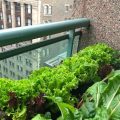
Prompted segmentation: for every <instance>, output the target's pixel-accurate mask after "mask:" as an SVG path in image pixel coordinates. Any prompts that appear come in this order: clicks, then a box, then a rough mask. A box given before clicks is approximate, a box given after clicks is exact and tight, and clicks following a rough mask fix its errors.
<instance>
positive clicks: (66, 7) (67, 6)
mask: <svg viewBox="0 0 120 120" xmlns="http://www.w3.org/2000/svg"><path fill="white" fill-rule="evenodd" d="M69 10H70V5H69V4H65V12H68V11H69Z"/></svg>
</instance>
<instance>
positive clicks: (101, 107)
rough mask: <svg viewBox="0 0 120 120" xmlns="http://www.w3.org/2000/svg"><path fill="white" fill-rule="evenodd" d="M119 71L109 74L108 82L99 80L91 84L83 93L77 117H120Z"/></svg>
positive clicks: (108, 119)
mask: <svg viewBox="0 0 120 120" xmlns="http://www.w3.org/2000/svg"><path fill="white" fill-rule="evenodd" d="M119 91H120V71H116V72H113V73H112V74H111V75H110V78H109V81H108V84H107V83H105V82H103V81H101V82H97V83H95V84H94V85H93V86H91V87H90V88H89V89H88V90H87V91H86V92H85V94H84V97H83V105H82V107H81V108H80V110H79V117H78V118H82V119H85V120H100V118H101V117H102V116H103V119H104V120H119V119H120V109H119V108H120V92H119Z"/></svg>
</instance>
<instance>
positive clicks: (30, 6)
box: [27, 5, 32, 14]
mask: <svg viewBox="0 0 120 120" xmlns="http://www.w3.org/2000/svg"><path fill="white" fill-rule="evenodd" d="M27 12H28V14H31V13H32V5H27Z"/></svg>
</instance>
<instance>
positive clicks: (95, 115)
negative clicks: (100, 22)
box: [0, 44, 120, 120]
mask: <svg viewBox="0 0 120 120" xmlns="http://www.w3.org/2000/svg"><path fill="white" fill-rule="evenodd" d="M115 56H117V57H115ZM114 57H115V58H116V59H114ZM115 60H116V61H115ZM114 61H115V62H114ZM117 64H119V54H118V53H117V54H116V53H115V51H114V50H113V49H112V48H110V47H108V46H107V45H105V44H97V45H93V46H89V47H87V48H85V49H83V50H81V51H80V52H79V53H78V54H75V55H73V57H71V58H67V59H66V60H64V61H63V63H62V64H61V65H59V66H57V67H54V68H48V67H44V68H41V69H40V70H36V71H34V72H33V73H32V74H31V75H30V76H29V78H28V79H23V80H19V81H14V80H9V79H3V78H1V79H0V119H7V117H8V118H9V119H13V120H21V119H22V120H25V119H31V118H33V116H35V117H34V118H33V120H39V119H40V120H42V119H43V120H50V119H51V117H46V112H50V111H48V110H49V109H51V108H52V107H54V105H56V106H57V108H59V111H60V113H61V116H60V117H59V118H58V120H80V119H81V120H100V117H101V116H102V118H103V120H108V119H113V120H116V119H120V116H119V114H120V111H119V109H118V108H119V107H120V102H119V98H120V90H119V87H120V86H119V85H120V83H119V79H120V72H119V71H116V72H114V73H113V74H111V75H110V76H109V77H107V78H109V81H108V83H106V82H104V81H101V82H97V81H100V80H101V79H100V77H99V76H101V75H100V74H101V73H102V75H103V72H104V73H105V75H104V76H103V78H104V77H106V75H108V74H109V73H110V72H111V71H112V69H113V68H114V67H115V66H117ZM106 66H107V67H106ZM117 69H118V68H117ZM101 78H102V77H101ZM91 81H92V84H93V81H94V82H97V83H95V84H94V85H93V86H92V87H90V88H89V89H88V90H87V91H86V92H85V94H84V96H83V101H82V102H81V105H82V106H81V107H80V109H79V110H77V109H75V108H74V107H73V106H71V105H74V103H77V102H78V98H77V97H76V96H75V93H74V94H72V92H71V91H73V90H76V89H78V87H79V89H80V90H83V88H82V85H84V84H85V85H86V84H88V83H90V82H91ZM92 84H89V85H92ZM80 85H81V87H80ZM88 87H89V86H87V87H86V88H85V89H87V88H88ZM79 89H78V90H79ZM82 94H83V92H82ZM44 96H47V97H44ZM80 99H81V98H80ZM50 101H51V102H50ZM56 106H55V107H54V109H53V111H54V113H56V112H57V111H56ZM38 113H39V114H38ZM51 113H52V112H51ZM51 113H50V114H51ZM37 114H38V115H37ZM56 114H57V113H56ZM36 115H37V116H36ZM51 116H52V115H51ZM52 117H53V116H52Z"/></svg>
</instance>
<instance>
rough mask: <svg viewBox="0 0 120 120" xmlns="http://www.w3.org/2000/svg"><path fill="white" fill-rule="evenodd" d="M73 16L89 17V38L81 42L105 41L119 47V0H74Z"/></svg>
mask: <svg viewBox="0 0 120 120" xmlns="http://www.w3.org/2000/svg"><path fill="white" fill-rule="evenodd" d="M76 3H77V4H76V8H75V13H74V16H75V17H87V18H90V19H91V30H90V34H89V40H85V42H82V44H84V45H85V44H86V45H88V44H91V43H96V42H105V43H108V44H110V45H111V46H112V47H114V48H116V49H120V0H76Z"/></svg>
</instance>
